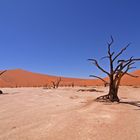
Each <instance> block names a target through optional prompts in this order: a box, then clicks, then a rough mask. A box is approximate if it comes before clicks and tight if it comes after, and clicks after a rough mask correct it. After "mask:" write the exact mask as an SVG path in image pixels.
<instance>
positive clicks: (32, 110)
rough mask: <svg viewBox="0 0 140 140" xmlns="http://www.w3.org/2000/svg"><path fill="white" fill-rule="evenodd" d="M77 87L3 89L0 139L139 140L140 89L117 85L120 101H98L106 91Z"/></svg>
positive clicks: (0, 96) (0, 112)
mask: <svg viewBox="0 0 140 140" xmlns="http://www.w3.org/2000/svg"><path fill="white" fill-rule="evenodd" d="M94 88H95V89H96V90H98V91H99V92H88V91H84V92H77V90H79V89H80V87H75V88H59V89H43V88H4V89H2V90H3V91H4V93H5V94H4V95H0V140H140V88H139V87H121V88H120V91H119V96H120V97H121V101H122V103H119V104H118V103H101V102H100V103H99V102H95V101H94V99H95V98H96V97H98V96H100V95H102V94H106V93H107V91H108V89H107V87H106V88H105V87H94Z"/></svg>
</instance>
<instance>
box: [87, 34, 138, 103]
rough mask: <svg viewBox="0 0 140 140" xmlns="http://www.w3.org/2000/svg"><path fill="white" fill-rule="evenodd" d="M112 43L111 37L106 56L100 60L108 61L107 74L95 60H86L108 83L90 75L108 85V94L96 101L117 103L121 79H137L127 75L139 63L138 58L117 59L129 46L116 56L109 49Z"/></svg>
mask: <svg viewBox="0 0 140 140" xmlns="http://www.w3.org/2000/svg"><path fill="white" fill-rule="evenodd" d="M113 43H114V39H113V37H112V36H111V41H110V42H108V43H107V48H108V53H107V56H105V57H103V58H102V59H105V58H107V59H108V60H109V68H110V70H109V72H108V71H106V70H105V69H104V68H102V67H101V66H100V64H99V63H98V61H97V60H96V59H88V60H89V61H91V62H92V63H93V64H94V65H95V66H96V67H97V68H98V69H99V70H101V71H102V72H103V73H105V74H106V75H107V76H108V77H109V82H107V81H105V80H104V79H103V78H101V77H99V76H95V75H91V76H92V77H95V78H98V79H100V80H102V81H103V82H104V83H105V84H108V85H109V93H108V94H107V95H103V96H100V97H98V98H97V101H111V102H114V101H116V102H119V101H120V99H119V97H118V89H119V86H120V82H121V79H122V77H123V76H124V75H128V76H131V77H135V78H136V77H138V76H135V75H132V74H130V73H128V71H129V70H130V69H133V68H135V67H133V65H134V64H135V62H136V61H140V58H134V57H130V58H128V59H122V60H120V59H119V57H120V56H121V55H122V54H123V53H124V52H125V51H126V49H127V48H128V47H129V46H130V43H129V44H128V45H126V46H125V47H124V48H122V49H121V50H120V51H119V52H118V53H117V54H115V52H113V51H112V50H111V47H112V45H113Z"/></svg>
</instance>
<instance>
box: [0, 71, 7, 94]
mask: <svg viewBox="0 0 140 140" xmlns="http://www.w3.org/2000/svg"><path fill="white" fill-rule="evenodd" d="M6 71H7V70H4V71H2V72H0V76H1V75H2V74H4V73H5V72H6ZM0 94H3V92H2V90H0Z"/></svg>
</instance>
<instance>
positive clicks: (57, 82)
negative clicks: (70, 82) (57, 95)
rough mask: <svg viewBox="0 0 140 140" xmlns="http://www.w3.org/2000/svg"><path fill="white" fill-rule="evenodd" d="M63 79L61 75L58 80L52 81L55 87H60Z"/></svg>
mask: <svg viewBox="0 0 140 140" xmlns="http://www.w3.org/2000/svg"><path fill="white" fill-rule="evenodd" d="M61 81H62V79H61V77H60V78H58V79H57V80H56V81H52V85H53V88H58V87H59V85H60V82H61Z"/></svg>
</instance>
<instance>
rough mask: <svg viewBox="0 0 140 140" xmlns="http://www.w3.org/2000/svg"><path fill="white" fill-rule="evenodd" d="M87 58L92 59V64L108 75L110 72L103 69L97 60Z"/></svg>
mask: <svg viewBox="0 0 140 140" xmlns="http://www.w3.org/2000/svg"><path fill="white" fill-rule="evenodd" d="M88 60H89V61H92V62H93V64H94V65H95V66H96V67H97V68H98V69H100V70H101V71H102V72H104V73H106V74H107V75H108V76H110V74H109V73H108V72H107V71H106V70H104V69H103V68H102V67H101V66H100V65H99V64H98V62H97V60H96V59H88Z"/></svg>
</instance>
